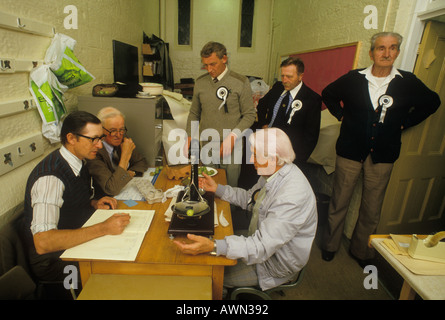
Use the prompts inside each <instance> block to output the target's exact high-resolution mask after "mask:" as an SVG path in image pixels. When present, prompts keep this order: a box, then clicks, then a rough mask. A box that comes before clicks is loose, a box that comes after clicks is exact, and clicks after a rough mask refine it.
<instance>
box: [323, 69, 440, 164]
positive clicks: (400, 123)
mask: <svg viewBox="0 0 445 320" xmlns="http://www.w3.org/2000/svg"><path fill="white" fill-rule="evenodd" d="M361 70H363V69H361ZM359 71H360V70H352V71H350V72H348V73H347V74H345V75H343V76H341V77H340V78H338V79H337V80H335V81H334V82H332V83H331V84H329V85H328V86H327V87H326V88H325V89H324V90H323V92H322V98H323V102H324V103H325V104H326V106H327V108H328V109H329V111H330V112H331V113H332V115H334V116H335V117H336V118H337V119H338V120H339V121H342V124H341V129H340V136H339V138H338V140H337V144H336V151H337V154H338V155H339V156H341V157H344V158H347V159H350V160H355V161H361V162H363V161H364V160H365V159H366V157H367V156H368V155H369V154H370V155H371V157H372V161H373V163H393V162H394V161H396V160H397V158H398V157H399V154H400V146H401V134H402V130H405V129H407V128H409V127H412V126H415V125H416V124H418V123H420V122H422V121H423V120H425V119H426V118H427V117H428V116H430V115H431V114H432V113H434V112H435V111H436V110H437V108H438V107H439V106H440V98H439V96H438V95H437V93H435V92H434V91H431V90H430V89H428V88H427V87H426V86H425V85H424V84H423V83H422V81H420V80H419V79H418V78H417V77H416V76H415V75H414V74H412V73H410V72H406V71H402V70H399V72H400V74H401V75H402V77H401V76H399V75H397V76H396V77H395V78H394V79H393V80H392V81H391V82H390V83H389V85H388V89H387V91H386V95H388V96H390V97H391V98H392V105H391V106H390V107H388V108H387V109H386V110H387V111H386V116H385V118H384V121H383V123H382V122H379V119H380V113H381V108H380V107H379V108H378V109H377V111H376V110H374V108H373V106H372V103H371V99H370V96H369V90H368V80H367V79H366V77H365V75H364V74H361V73H359ZM402 128H403V129H402Z"/></svg>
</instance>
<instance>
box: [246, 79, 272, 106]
mask: <svg viewBox="0 0 445 320" xmlns="http://www.w3.org/2000/svg"><path fill="white" fill-rule="evenodd" d="M250 87H251V88H252V96H253V104H254V106H255V108H256V107H257V105H258V101H260V99H261V98H262V97H264V96H265V95H266V93H267V92H268V91H269V86H268V85H267V84H266V82H264V81H263V80H261V79H255V80H251V82H250Z"/></svg>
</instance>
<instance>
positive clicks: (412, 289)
mask: <svg viewBox="0 0 445 320" xmlns="http://www.w3.org/2000/svg"><path fill="white" fill-rule="evenodd" d="M420 237H421V236H419V238H420ZM423 237H425V236H423ZM385 238H389V235H373V236H371V237H370V239H369V245H370V246H372V247H374V248H375V249H376V250H377V251H378V252H379V253H380V254H381V255H382V257H383V258H384V259H385V260H386V261H388V263H389V264H390V265H391V266H392V267H393V268H394V270H396V271H397V272H398V273H399V274H400V275H401V276H402V277H403V280H404V281H403V285H402V289H401V291H400V296H399V299H400V300H413V299H414V298H415V296H416V293H417V294H419V296H420V297H422V299H424V300H445V276H427V275H417V274H414V273H412V272H411V271H410V270H408V268H406V267H405V266H404V265H403V264H402V263H400V262H399V261H398V260H397V259H396V258H395V257H394V256H393V255H392V253H390V252H389V251H388V250H387V249H386V248H385V247H383V245H382V242H383V240H385Z"/></svg>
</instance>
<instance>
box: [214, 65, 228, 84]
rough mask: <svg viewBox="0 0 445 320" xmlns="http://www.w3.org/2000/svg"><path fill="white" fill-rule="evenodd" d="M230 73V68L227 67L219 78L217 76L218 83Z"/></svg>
mask: <svg viewBox="0 0 445 320" xmlns="http://www.w3.org/2000/svg"><path fill="white" fill-rule="evenodd" d="M228 71H229V68H227V66H226V68H225V69H224V71H223V72H222V73H221V74H220V75H219V76H217V77H216V79H218V81H221V79H222V78H223V77H224V76H225V75H226V73H227V72H228Z"/></svg>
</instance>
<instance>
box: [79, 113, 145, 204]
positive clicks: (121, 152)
mask: <svg viewBox="0 0 445 320" xmlns="http://www.w3.org/2000/svg"><path fill="white" fill-rule="evenodd" d="M97 117H98V118H99V119H100V121H101V122H102V129H103V133H104V135H105V138H104V141H103V146H104V147H103V148H102V149H100V150H99V151H98V152H97V156H96V158H95V159H93V160H88V161H87V166H88V170H89V172H90V174H91V176H92V177H93V179H94V186H95V189H96V192H99V194H105V195H109V196H115V195H117V194H119V192H121V190H122V188H123V187H125V185H126V184H127V183H128V182H130V180H131V179H132V178H133V177H135V176H136V177H138V176H142V175H143V174H144V172H145V171H146V170H147V169H148V162H147V160H146V159H145V158H144V156H143V155H142V154H140V153H139V152H138V151H137V150H136V146H135V144H134V142H133V140H132V139H131V138H129V137H127V127H126V126H125V116H124V115H123V114H122V113H121V112H120V111H119V110H118V109H116V108H113V107H105V108H102V109H101V110H100V111H99V112H98V114H97Z"/></svg>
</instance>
